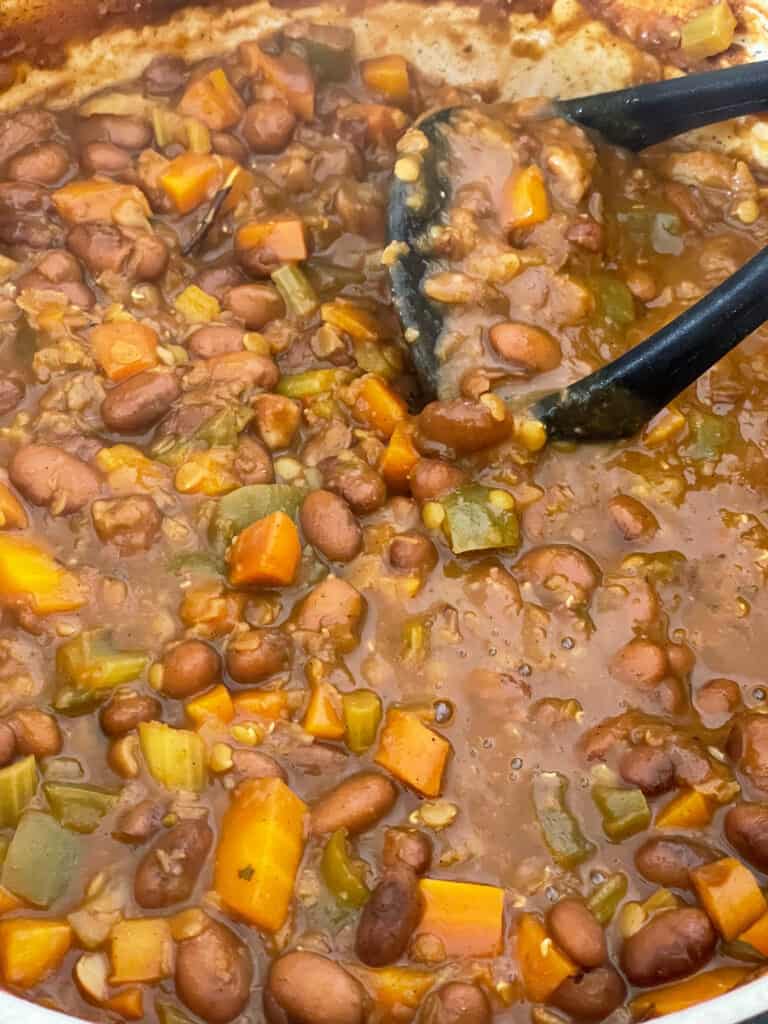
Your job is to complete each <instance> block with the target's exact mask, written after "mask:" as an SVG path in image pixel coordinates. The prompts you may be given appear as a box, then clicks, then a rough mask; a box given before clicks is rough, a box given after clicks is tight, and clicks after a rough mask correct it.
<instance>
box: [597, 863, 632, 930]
mask: <svg viewBox="0 0 768 1024" xmlns="http://www.w3.org/2000/svg"><path fill="white" fill-rule="evenodd" d="M627 884H628V883H627V876H626V875H624V874H622V873H621V872H620V871H617V872H616V874H615V875H609V876H608V878H606V880H605V881H604V882H601V883H600V885H598V886H596V887H595V889H594V891H593V892H592V893H591V894H590V896H589V899H588V900H587V907H588V908H589V909H590V910H591V911H592V913H593V914H594V916H595V917H596V918H597V920H598V921H599V922H600V924H602V925H606V924H608V922H609V921H610V920H611V919H612V917H613V915H614V914H615V913H616V911H617V910H618V909H619V904H620V903H621V901H622V900H623V899H624V897H625V896H626V895H627Z"/></svg>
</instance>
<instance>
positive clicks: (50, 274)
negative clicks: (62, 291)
mask: <svg viewBox="0 0 768 1024" xmlns="http://www.w3.org/2000/svg"><path fill="white" fill-rule="evenodd" d="M35 269H36V270H37V271H39V273H41V274H42V275H43V276H44V277H47V278H48V280H49V281H55V282H57V283H58V282H62V281H82V279H83V272H82V270H81V269H80V264H79V263H78V262H77V260H76V259H75V257H74V256H73V255H72V254H71V253H69V252H66V250H64V249H55V250H54V251H53V252H48V253H46V254H45V256H43V258H42V259H41V260H40V262H39V263H38V264H37V267H36V268H35Z"/></svg>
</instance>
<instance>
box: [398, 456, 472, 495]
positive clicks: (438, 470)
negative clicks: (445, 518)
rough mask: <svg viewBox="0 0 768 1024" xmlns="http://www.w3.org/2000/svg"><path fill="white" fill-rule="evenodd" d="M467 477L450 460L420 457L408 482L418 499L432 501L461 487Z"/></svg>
mask: <svg viewBox="0 0 768 1024" xmlns="http://www.w3.org/2000/svg"><path fill="white" fill-rule="evenodd" d="M466 479H467V476H466V473H464V472H463V471H462V470H460V469H459V468H458V467H457V466H452V465H450V463H448V462H441V461H440V459H419V461H418V462H417V463H416V465H415V466H414V467H413V469H412V470H411V472H410V476H409V477H408V482H409V483H410V485H411V494H412V495H413V496H414V498H415V499H416V500H417V501H431V500H432V499H433V498H440V497H442V495H444V494H447V493H448V492H449V491H453V490H455V489H456V488H457V487H460V486H461V485H462V484H463V483H464V482H465V481H466Z"/></svg>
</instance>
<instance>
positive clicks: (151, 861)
mask: <svg viewBox="0 0 768 1024" xmlns="http://www.w3.org/2000/svg"><path fill="white" fill-rule="evenodd" d="M212 843H213V832H212V831H211V829H210V828H209V827H208V824H207V822H205V821H203V820H202V819H196V820H192V821H182V822H181V823H180V824H179V825H174V826H173V828H171V829H169V830H168V831H167V832H164V833H163V834H162V835H161V836H160V838H159V839H157V840H156V841H155V843H154V844H153V845H152V848H151V849H149V850H147V852H146V853H145V854H144V856H143V857H142V859H141V861H140V862H139V866H138V868H137V869H136V876H135V878H134V882H133V891H134V896H135V899H136V902H137V903H138V904H139V906H140V907H146V908H150V909H156V908H158V907H170V906H172V905H173V904H174V903H181V901H182V900H186V899H189V897H190V896H191V895H192V891H193V890H194V888H195V885H196V884H197V879H198V876H199V874H200V872H201V871H202V869H203V865H204V864H205V859H206V857H207V856H208V851H209V850H210V848H211V844H212Z"/></svg>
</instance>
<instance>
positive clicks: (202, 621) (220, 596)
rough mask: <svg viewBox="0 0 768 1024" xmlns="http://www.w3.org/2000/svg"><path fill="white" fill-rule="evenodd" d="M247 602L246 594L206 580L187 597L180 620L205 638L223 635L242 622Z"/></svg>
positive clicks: (184, 598) (182, 606) (188, 593)
mask: <svg viewBox="0 0 768 1024" xmlns="http://www.w3.org/2000/svg"><path fill="white" fill-rule="evenodd" d="M245 601H246V595H245V594H240V593H238V592H237V591H236V590H228V589H227V588H226V587H225V586H224V584H223V583H221V582H219V581H218V580H206V581H205V582H204V583H199V584H197V585H196V586H195V587H194V588H192V589H190V590H188V591H187V592H186V593H185V594H184V597H183V598H182V601H181V605H180V606H179V618H180V619H181V621H182V622H183V623H184V625H185V626H195V627H196V628H197V630H198V632H199V633H200V634H201V635H202V636H209V637H213V636H224V635H225V634H226V633H231V632H232V630H233V629H234V628H235V626H236V625H237V623H238V622H240V621H242V618H243V609H244V608H245Z"/></svg>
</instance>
